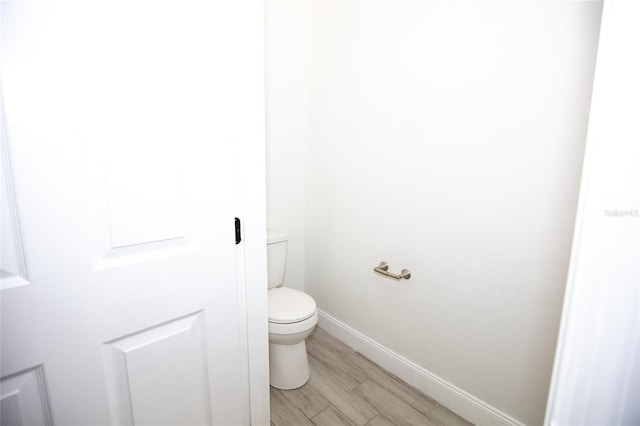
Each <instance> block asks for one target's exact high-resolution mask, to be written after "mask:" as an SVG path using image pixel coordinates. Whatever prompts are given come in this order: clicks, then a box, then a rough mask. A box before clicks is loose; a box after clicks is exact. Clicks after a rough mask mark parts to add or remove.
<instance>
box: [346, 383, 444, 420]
mask: <svg viewBox="0 0 640 426" xmlns="http://www.w3.org/2000/svg"><path fill="white" fill-rule="evenodd" d="M355 393H357V394H358V395H360V396H362V397H363V398H364V399H365V400H367V401H368V402H369V403H370V404H371V405H373V406H375V407H376V408H377V409H378V410H380V412H382V413H384V414H385V415H386V416H387V417H388V418H389V419H390V420H391V421H393V422H394V423H396V424H401V425H422V426H438V425H437V424H436V423H434V422H432V421H431V420H429V419H428V418H427V417H426V416H424V415H423V414H422V413H420V412H419V411H418V410H416V409H415V408H413V407H412V406H411V405H409V404H408V403H406V402H405V401H403V400H401V399H400V398H398V397H397V396H395V395H393V394H392V393H391V392H389V391H387V390H385V389H384V388H383V387H381V386H380V385H378V384H377V383H375V382H373V381H371V380H367V381H366V382H364V383H363V384H361V385H360V386H358V388H357V389H356V390H355Z"/></svg>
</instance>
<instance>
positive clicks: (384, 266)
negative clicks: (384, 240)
mask: <svg viewBox="0 0 640 426" xmlns="http://www.w3.org/2000/svg"><path fill="white" fill-rule="evenodd" d="M373 272H376V273H378V274H380V275H384V276H385V277H388V278H393V279H394V280H398V281H399V280H401V279H402V278H404V279H405V280H408V279H409V278H411V272H410V271H409V270H408V269H403V270H402V271H400V275H398V274H394V273H391V272H389V264H388V263H387V262H384V261H383V262H380V265H378V266H376V267H375V268H373Z"/></svg>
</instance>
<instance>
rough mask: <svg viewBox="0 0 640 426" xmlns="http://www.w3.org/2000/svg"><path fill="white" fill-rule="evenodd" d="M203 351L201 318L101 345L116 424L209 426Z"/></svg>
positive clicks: (153, 329) (186, 319) (154, 328)
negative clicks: (189, 425)
mask: <svg viewBox="0 0 640 426" xmlns="http://www.w3.org/2000/svg"><path fill="white" fill-rule="evenodd" d="M204 349H205V335H204V322H203V313H202V312H198V313H195V314H193V315H189V316H186V317H184V318H179V319H176V320H174V321H170V322H168V323H165V324H162V325H159V326H157V327H153V328H151V329H148V330H144V331H141V332H139V333H134V334H132V335H129V336H126V337H123V338H121V339H117V340H115V341H112V342H107V343H105V344H104V346H103V354H104V358H105V366H106V376H107V386H108V387H109V398H110V401H111V407H112V412H113V418H114V419H116V423H117V424H122V425H133V424H135V423H138V424H153V425H176V424H183V423H186V424H209V423H210V417H209V412H210V406H209V390H208V384H207V381H206V377H207V359H206V357H205V356H204V353H205V351H204ZM159 371H162V372H164V374H158V372H159Z"/></svg>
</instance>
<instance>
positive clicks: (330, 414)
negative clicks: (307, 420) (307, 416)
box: [311, 405, 354, 426]
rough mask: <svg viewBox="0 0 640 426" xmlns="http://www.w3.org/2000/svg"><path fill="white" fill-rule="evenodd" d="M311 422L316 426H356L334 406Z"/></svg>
mask: <svg viewBox="0 0 640 426" xmlns="http://www.w3.org/2000/svg"><path fill="white" fill-rule="evenodd" d="M311 420H312V421H313V424H315V425H316V426H354V425H353V423H351V422H350V421H349V419H348V418H346V417H345V416H344V415H343V414H342V413H341V412H340V411H338V410H336V409H335V408H334V407H333V406H332V405H331V406H329V407H328V408H327V409H325V410H324V411H323V412H321V413H320V414H318V415H317V416H315V417H314V418H313V419H311Z"/></svg>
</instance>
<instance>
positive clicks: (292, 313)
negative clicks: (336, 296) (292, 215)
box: [267, 232, 318, 389]
mask: <svg viewBox="0 0 640 426" xmlns="http://www.w3.org/2000/svg"><path fill="white" fill-rule="evenodd" d="M286 264H287V235H286V234H284V233H279V232H268V235H267V267H268V274H269V375H270V378H269V383H270V384H271V386H273V387H274V388H278V389H297V388H299V387H300V386H302V385H304V384H305V383H307V380H309V376H310V371H309V360H308V359H307V347H306V345H305V339H306V338H307V336H308V335H309V334H311V331H312V330H313V327H315V325H316V324H317V323H318V312H317V310H316V302H315V300H313V298H312V297H311V296H309V295H308V294H306V293H304V292H302V291H298V290H294V289H292V288H286V287H283V286H282V283H283V282H284V271H285V268H286Z"/></svg>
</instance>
